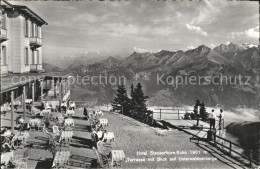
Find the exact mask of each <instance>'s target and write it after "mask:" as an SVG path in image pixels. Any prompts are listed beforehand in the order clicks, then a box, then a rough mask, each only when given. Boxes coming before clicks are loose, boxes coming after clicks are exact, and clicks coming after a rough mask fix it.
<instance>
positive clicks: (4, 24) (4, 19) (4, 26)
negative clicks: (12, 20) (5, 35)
mask: <svg viewBox="0 0 260 169" xmlns="http://www.w3.org/2000/svg"><path fill="white" fill-rule="evenodd" d="M1 22H2V28H3V29H6V16H5V14H3V16H2V20H1Z"/></svg>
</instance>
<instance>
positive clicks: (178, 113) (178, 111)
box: [178, 109, 180, 120]
mask: <svg viewBox="0 0 260 169" xmlns="http://www.w3.org/2000/svg"><path fill="white" fill-rule="evenodd" d="M178 120H180V110H179V109H178Z"/></svg>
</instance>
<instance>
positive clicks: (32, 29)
mask: <svg viewBox="0 0 260 169" xmlns="http://www.w3.org/2000/svg"><path fill="white" fill-rule="evenodd" d="M31 31H32V32H31V35H32V36H31V37H35V35H34V24H33V23H32V24H31Z"/></svg>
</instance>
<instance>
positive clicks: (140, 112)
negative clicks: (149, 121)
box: [131, 83, 148, 121]
mask: <svg viewBox="0 0 260 169" xmlns="http://www.w3.org/2000/svg"><path fill="white" fill-rule="evenodd" d="M131 97H132V98H131V109H132V115H133V117H134V118H136V119H138V120H140V121H144V120H145V118H146V113H147V106H146V103H145V102H146V101H147V99H148V97H147V96H145V95H144V92H143V90H142V85H141V83H138V84H137V85H136V87H135V88H133V85H132V86H131Z"/></svg>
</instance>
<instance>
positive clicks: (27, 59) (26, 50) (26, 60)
mask: <svg viewBox="0 0 260 169" xmlns="http://www.w3.org/2000/svg"><path fill="white" fill-rule="evenodd" d="M24 64H25V65H29V51H28V48H27V47H26V48H25V57H24Z"/></svg>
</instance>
